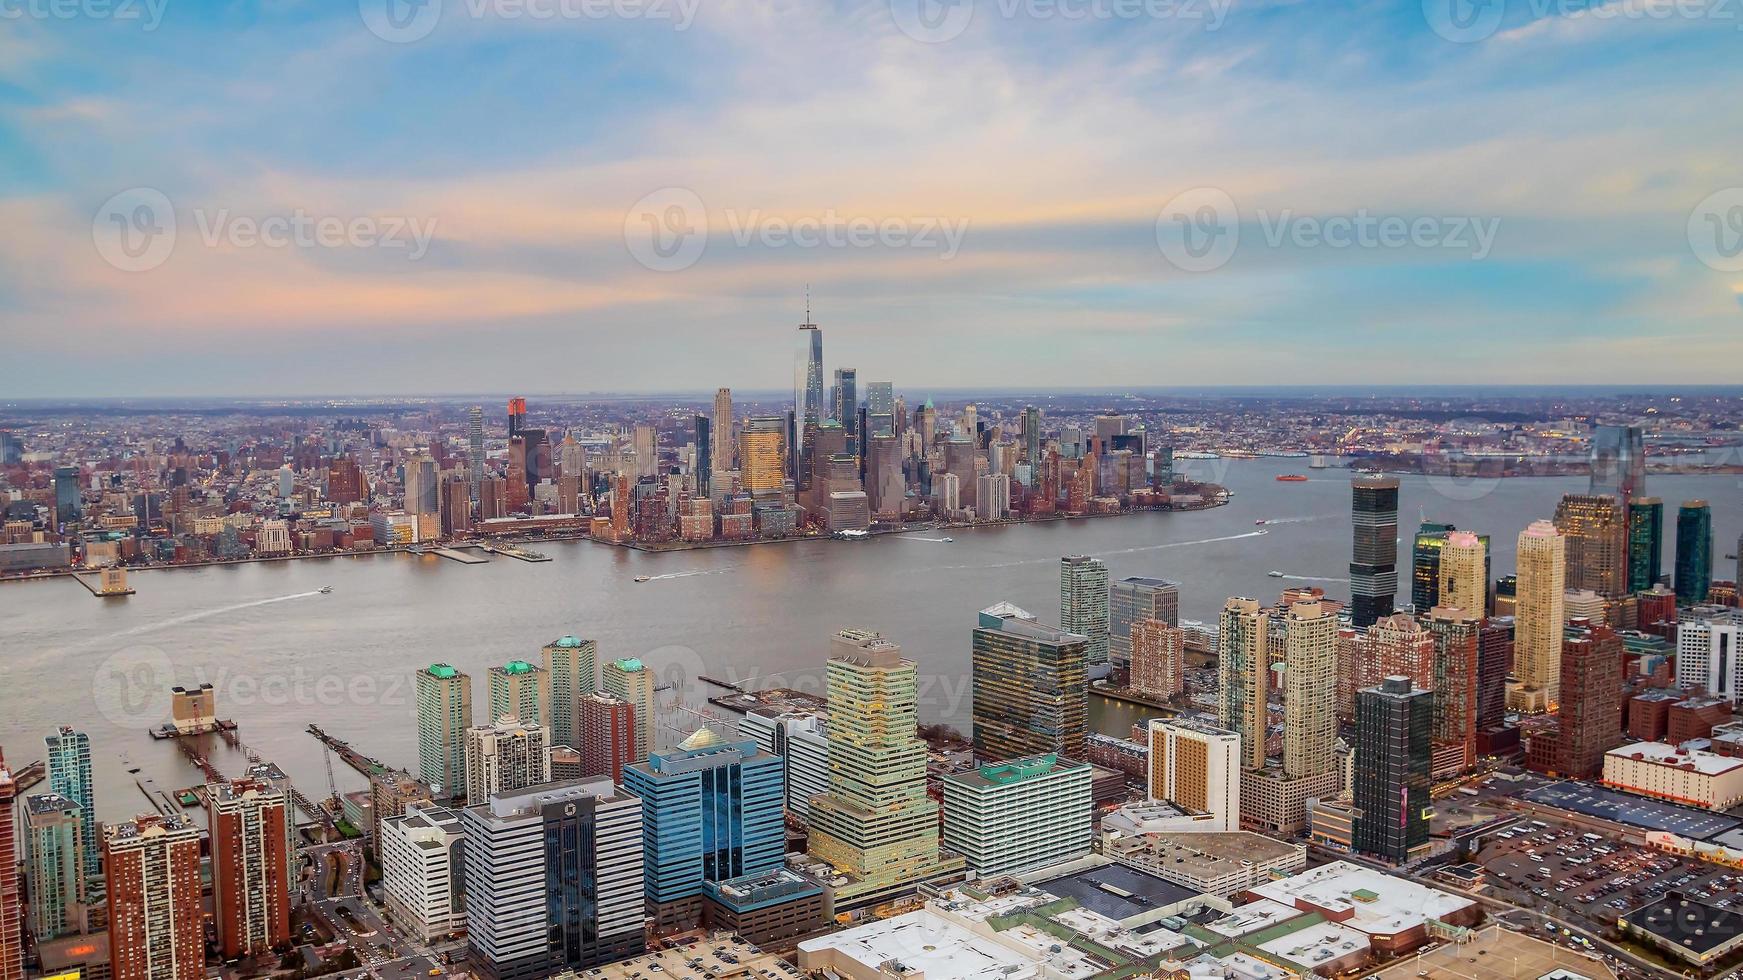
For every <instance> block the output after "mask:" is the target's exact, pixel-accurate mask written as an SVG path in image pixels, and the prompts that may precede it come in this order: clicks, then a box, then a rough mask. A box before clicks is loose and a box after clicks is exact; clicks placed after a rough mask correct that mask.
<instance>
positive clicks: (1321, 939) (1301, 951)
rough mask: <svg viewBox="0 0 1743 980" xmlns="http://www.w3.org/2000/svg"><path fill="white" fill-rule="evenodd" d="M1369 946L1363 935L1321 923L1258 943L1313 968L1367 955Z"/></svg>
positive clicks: (1266, 949) (1365, 936)
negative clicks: (1334, 961)
mask: <svg viewBox="0 0 1743 980" xmlns="http://www.w3.org/2000/svg"><path fill="white" fill-rule="evenodd" d="M1261 938H1262V937H1261ZM1369 945H1370V944H1369V942H1368V936H1367V934H1366V933H1363V932H1359V931H1357V930H1355V929H1351V928H1349V927H1347V926H1341V925H1339V924H1337V923H1336V922H1328V921H1324V920H1322V921H1319V922H1315V923H1313V924H1312V925H1309V926H1306V927H1304V928H1301V929H1296V930H1294V931H1293V932H1290V933H1289V934H1288V935H1284V936H1278V937H1277V938H1276V939H1273V940H1271V941H1269V942H1266V943H1261V944H1260V945H1259V948H1260V949H1262V950H1264V951H1265V952H1267V953H1270V954H1271V955H1273V956H1281V957H1283V958H1284V959H1286V960H1289V961H1290V962H1292V963H1300V964H1301V965H1302V966H1306V967H1314V966H1318V965H1319V964H1321V963H1325V962H1328V961H1330V960H1335V959H1342V958H1343V957H1345V956H1352V955H1356V954H1358V953H1366V952H1367V950H1368V946H1369Z"/></svg>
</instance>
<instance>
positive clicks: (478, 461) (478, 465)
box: [466, 405, 484, 500]
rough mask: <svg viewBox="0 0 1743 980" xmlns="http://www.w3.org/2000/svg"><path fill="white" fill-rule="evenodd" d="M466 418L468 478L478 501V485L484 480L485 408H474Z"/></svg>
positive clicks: (475, 406) (481, 406)
mask: <svg viewBox="0 0 1743 980" xmlns="http://www.w3.org/2000/svg"><path fill="white" fill-rule="evenodd" d="M466 416H467V417H466V476H467V478H468V479H469V480H470V481H471V483H472V498H473V499H474V500H476V499H478V483H479V481H480V480H483V479H484V406H483V405H474V406H472V408H471V409H470V410H469V411H468V412H467V413H466Z"/></svg>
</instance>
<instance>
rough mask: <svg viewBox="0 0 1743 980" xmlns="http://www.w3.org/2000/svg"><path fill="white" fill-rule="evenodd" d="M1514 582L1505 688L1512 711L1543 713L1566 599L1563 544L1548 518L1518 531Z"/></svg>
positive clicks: (1554, 677) (1556, 675)
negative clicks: (1511, 682)
mask: <svg viewBox="0 0 1743 980" xmlns="http://www.w3.org/2000/svg"><path fill="white" fill-rule="evenodd" d="M1517 554H1518V559H1517V561H1518V567H1519V584H1518V588H1517V592H1516V594H1515V597H1514V606H1515V608H1514V616H1513V619H1514V625H1513V675H1514V676H1515V677H1516V678H1518V684H1517V685H1515V686H1514V687H1512V688H1511V689H1510V690H1509V691H1508V692H1507V700H1508V706H1509V707H1510V708H1512V709H1513V710H1516V711H1530V712H1542V711H1547V710H1548V709H1549V706H1550V705H1551V704H1553V703H1554V702H1555V700H1556V696H1557V693H1558V689H1559V683H1558V682H1559V680H1560V677H1561V632H1562V623H1563V610H1564V608H1565V602H1566V597H1567V546H1566V542H1564V541H1563V540H1562V536H1561V532H1560V531H1558V530H1556V527H1555V525H1554V524H1551V523H1550V522H1548V521H1534V522H1532V524H1531V526H1530V527H1527V528H1526V529H1525V530H1523V531H1521V532H1519V547H1518V552H1517Z"/></svg>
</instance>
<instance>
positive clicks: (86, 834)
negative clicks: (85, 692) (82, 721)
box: [43, 725, 102, 878]
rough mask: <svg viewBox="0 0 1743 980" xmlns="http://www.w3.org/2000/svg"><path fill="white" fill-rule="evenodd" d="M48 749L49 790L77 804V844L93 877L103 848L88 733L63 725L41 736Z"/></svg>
mask: <svg viewBox="0 0 1743 980" xmlns="http://www.w3.org/2000/svg"><path fill="white" fill-rule="evenodd" d="M43 748H44V750H45V752H46V753H47V757H46V759H45V760H44V761H45V762H46V764H47V767H48V788H49V790H50V791H52V792H55V793H59V794H60V795H62V796H64V797H66V798H67V799H69V800H72V801H73V802H74V803H76V804H78V806H79V811H80V813H81V816H80V818H79V820H80V824H81V826H80V829H79V842H80V846H81V847H82V848H84V855H83V857H82V860H81V866H82V867H83V868H84V870H85V875H86V876H87V877H92V878H94V877H96V876H97V874H98V871H97V855H98V853H99V852H100V851H101V850H102V842H101V841H100V840H98V836H99V835H98V833H97V810H96V791H95V790H94V788H93V787H92V778H91V737H90V736H89V735H87V734H85V733H84V732H80V731H75V730H73V728H72V726H70V725H62V726H60V729H59V730H57V731H56V732H55V733H54V734H53V735H50V736H48V737H47V738H45V739H43Z"/></svg>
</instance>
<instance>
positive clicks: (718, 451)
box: [708, 388, 738, 473]
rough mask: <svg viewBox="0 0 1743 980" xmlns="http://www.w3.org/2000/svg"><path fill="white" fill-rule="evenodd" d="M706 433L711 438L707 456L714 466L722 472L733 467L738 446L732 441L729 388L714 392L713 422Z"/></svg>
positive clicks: (730, 390)
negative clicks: (711, 441)
mask: <svg viewBox="0 0 1743 980" xmlns="http://www.w3.org/2000/svg"><path fill="white" fill-rule="evenodd" d="M708 435H709V438H710V439H711V440H713V446H712V447H711V448H710V449H709V451H708V458H709V461H710V462H712V463H713V464H714V468H715V469H716V470H719V471H720V472H723V473H724V472H726V471H728V470H731V469H733V458H734V457H735V456H737V455H738V447H737V446H736V445H735V444H734V442H733V428H732V389H731V388H721V389H719V390H718V391H716V392H715V393H714V424H713V425H711V426H710V427H709V430H708Z"/></svg>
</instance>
